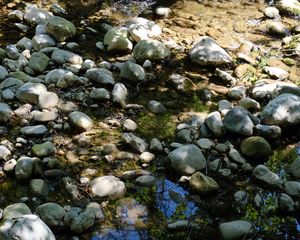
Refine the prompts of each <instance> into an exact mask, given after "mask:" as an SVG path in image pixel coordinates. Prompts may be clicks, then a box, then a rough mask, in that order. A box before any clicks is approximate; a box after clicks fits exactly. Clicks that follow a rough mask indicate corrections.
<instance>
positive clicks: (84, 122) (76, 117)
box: [68, 111, 93, 132]
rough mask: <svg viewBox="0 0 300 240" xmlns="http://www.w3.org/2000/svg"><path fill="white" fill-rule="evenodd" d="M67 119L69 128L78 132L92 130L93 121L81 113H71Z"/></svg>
mask: <svg viewBox="0 0 300 240" xmlns="http://www.w3.org/2000/svg"><path fill="white" fill-rule="evenodd" d="M68 119H69V123H70V125H71V127H73V128H75V129H76V130H78V131H81V132H85V131H88V130H91V129H92V128H93V120H92V119H91V118H90V117H89V116H88V115H86V114H85V113H83V112H79V111H74V112H71V113H70V114H69V115H68Z"/></svg>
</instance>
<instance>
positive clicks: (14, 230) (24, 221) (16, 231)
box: [0, 215, 55, 240]
mask: <svg viewBox="0 0 300 240" xmlns="http://www.w3.org/2000/svg"><path fill="white" fill-rule="evenodd" d="M32 233H34V234H32ZM0 238H1V239H3V240H9V239H19V240H55V236H54V234H53V233H52V232H51V230H50V229H49V228H48V226H47V225H46V224H45V223H44V222H43V221H42V220H41V219H40V218H39V217H37V216H35V215H25V216H20V217H18V218H14V219H8V220H6V221H5V222H3V224H2V225H1V226H0Z"/></svg>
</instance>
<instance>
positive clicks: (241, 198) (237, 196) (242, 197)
mask: <svg viewBox="0 0 300 240" xmlns="http://www.w3.org/2000/svg"><path fill="white" fill-rule="evenodd" d="M233 196H234V201H235V203H236V204H237V205H239V206H245V205H246V204H247V202H248V193H247V192H246V191H237V192H235V193H234V195H233Z"/></svg>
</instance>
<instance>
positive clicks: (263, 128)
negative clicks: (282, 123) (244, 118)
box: [254, 124, 281, 139]
mask: <svg viewBox="0 0 300 240" xmlns="http://www.w3.org/2000/svg"><path fill="white" fill-rule="evenodd" d="M254 130H255V133H256V134H257V135H259V136H262V137H264V138H269V139H279V138H280V137H281V128H280V127H278V126H275V125H263V124H257V125H256V126H255V127H254Z"/></svg>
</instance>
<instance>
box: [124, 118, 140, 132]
mask: <svg viewBox="0 0 300 240" xmlns="http://www.w3.org/2000/svg"><path fill="white" fill-rule="evenodd" d="M137 128H138V125H137V123H136V122H134V121H133V120H131V119H129V118H128V119H126V120H125V121H124V123H123V129H124V130H125V131H127V132H134V131H135V130H136V129H137Z"/></svg>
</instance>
